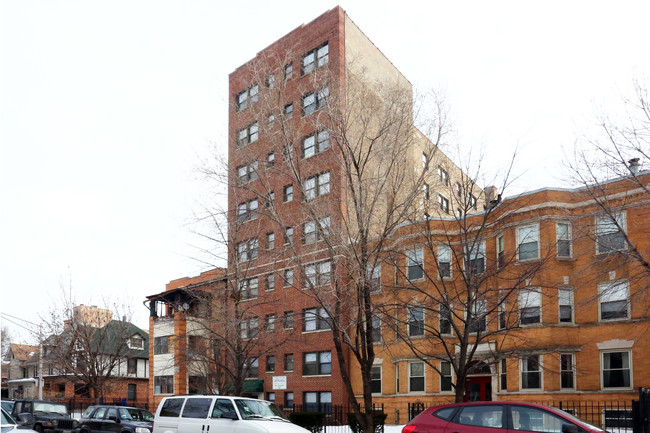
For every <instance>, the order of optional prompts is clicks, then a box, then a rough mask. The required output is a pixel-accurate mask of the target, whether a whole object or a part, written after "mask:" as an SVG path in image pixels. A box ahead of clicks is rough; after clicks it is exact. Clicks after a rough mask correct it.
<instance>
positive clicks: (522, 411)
mask: <svg viewBox="0 0 650 433" xmlns="http://www.w3.org/2000/svg"><path fill="white" fill-rule="evenodd" d="M510 407H511V410H512V427H513V429H514V430H525V431H536V432H549V433H555V432H557V433H560V432H562V426H563V425H564V424H570V425H571V424H573V423H570V422H567V421H566V420H565V419H564V418H561V417H559V416H557V415H555V414H552V413H551V412H548V411H545V410H542V409H537V408H533V407H528V406H516V405H512V406H510ZM573 425H574V426H575V424H573ZM578 431H583V430H582V429H581V428H580V427H578Z"/></svg>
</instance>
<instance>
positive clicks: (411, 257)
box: [406, 248, 424, 280]
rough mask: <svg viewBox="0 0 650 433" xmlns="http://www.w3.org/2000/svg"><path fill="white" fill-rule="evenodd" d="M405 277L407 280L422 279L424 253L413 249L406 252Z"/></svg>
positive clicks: (420, 249)
mask: <svg viewBox="0 0 650 433" xmlns="http://www.w3.org/2000/svg"><path fill="white" fill-rule="evenodd" d="M406 268H407V269H406V277H407V278H408V279H409V280H420V279H422V278H424V251H423V250H422V248H415V249H411V250H408V251H407V252H406Z"/></svg>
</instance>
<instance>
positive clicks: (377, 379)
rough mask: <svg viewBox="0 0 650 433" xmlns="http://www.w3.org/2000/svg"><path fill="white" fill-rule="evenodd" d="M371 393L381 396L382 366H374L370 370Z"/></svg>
mask: <svg viewBox="0 0 650 433" xmlns="http://www.w3.org/2000/svg"><path fill="white" fill-rule="evenodd" d="M370 391H371V392H372V393H373V394H381V365H373V366H372V368H371V369H370Z"/></svg>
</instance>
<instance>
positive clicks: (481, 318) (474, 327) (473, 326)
mask: <svg viewBox="0 0 650 433" xmlns="http://www.w3.org/2000/svg"><path fill="white" fill-rule="evenodd" d="M486 329H487V301H486V300H484V299H483V300H480V299H478V300H476V301H475V302H474V304H473V305H472V320H470V322H469V332H485V330H486Z"/></svg>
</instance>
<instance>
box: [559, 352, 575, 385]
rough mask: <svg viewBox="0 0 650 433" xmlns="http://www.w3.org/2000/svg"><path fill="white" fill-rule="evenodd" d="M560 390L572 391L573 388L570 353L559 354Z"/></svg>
mask: <svg viewBox="0 0 650 433" xmlns="http://www.w3.org/2000/svg"><path fill="white" fill-rule="evenodd" d="M560 378H561V383H560V388H566V389H573V388H574V387H575V366H574V363H573V354H572V353H561V354H560Z"/></svg>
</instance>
